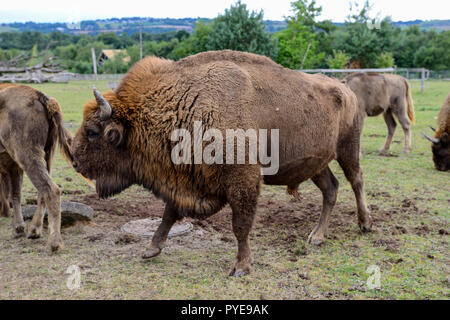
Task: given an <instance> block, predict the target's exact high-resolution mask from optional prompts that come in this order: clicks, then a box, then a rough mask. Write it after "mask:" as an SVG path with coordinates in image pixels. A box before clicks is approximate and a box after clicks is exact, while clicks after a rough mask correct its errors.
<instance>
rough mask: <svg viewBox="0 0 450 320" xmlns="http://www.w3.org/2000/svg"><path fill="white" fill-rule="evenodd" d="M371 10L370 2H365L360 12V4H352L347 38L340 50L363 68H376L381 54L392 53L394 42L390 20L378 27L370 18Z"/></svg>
mask: <svg viewBox="0 0 450 320" xmlns="http://www.w3.org/2000/svg"><path fill="white" fill-rule="evenodd" d="M370 9H371V5H370V3H369V1H366V2H364V5H363V7H362V8H361V9H360V10H359V5H358V3H354V4H352V7H351V14H350V15H349V17H348V20H347V21H346V22H345V29H346V36H345V37H344V41H343V43H342V48H339V49H342V50H344V51H345V52H347V53H348V54H349V55H350V57H351V60H352V62H353V63H355V64H356V65H359V66H360V67H361V68H370V67H374V66H375V64H376V59H377V57H378V56H379V55H380V54H381V53H383V52H391V51H392V46H393V41H394V31H395V30H394V26H393V25H392V22H391V20H390V18H385V19H383V21H381V23H380V24H379V25H378V24H377V21H376V19H371V18H370V17H369V12H370ZM355 10H356V12H355ZM369 26H372V27H371V28H369Z"/></svg>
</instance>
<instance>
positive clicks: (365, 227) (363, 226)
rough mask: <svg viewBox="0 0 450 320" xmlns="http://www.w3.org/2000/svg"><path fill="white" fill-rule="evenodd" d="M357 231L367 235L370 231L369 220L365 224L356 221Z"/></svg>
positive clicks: (370, 224)
mask: <svg viewBox="0 0 450 320" xmlns="http://www.w3.org/2000/svg"><path fill="white" fill-rule="evenodd" d="M358 225H359V229H360V230H361V232H362V233H369V232H371V231H372V220H371V219H369V220H368V221H366V222H361V221H358Z"/></svg>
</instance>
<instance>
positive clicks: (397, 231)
mask: <svg viewBox="0 0 450 320" xmlns="http://www.w3.org/2000/svg"><path fill="white" fill-rule="evenodd" d="M407 233H408V230H407V229H406V228H405V227H403V226H394V228H393V230H392V235H399V234H407Z"/></svg>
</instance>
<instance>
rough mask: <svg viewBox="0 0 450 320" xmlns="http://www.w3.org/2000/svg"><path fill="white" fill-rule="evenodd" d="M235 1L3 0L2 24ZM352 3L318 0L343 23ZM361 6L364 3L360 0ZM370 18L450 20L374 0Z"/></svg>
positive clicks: (276, 2)
mask: <svg viewBox="0 0 450 320" xmlns="http://www.w3.org/2000/svg"><path fill="white" fill-rule="evenodd" d="M235 2H236V0H126V1H120V2H119V1H117V2H115V1H111V0H68V1H67V0H66V1H64V0H63V1H54V0H31V1H30V0H25V1H23V0H17V1H11V0H9V1H7V0H2V3H1V4H0V23H5V22H15V21H18V22H24V21H35V22H78V21H80V20H88V19H98V18H113V17H159V18H166V17H169V18H186V17H194V18H196V17H205V18H214V17H216V16H217V15H218V14H219V13H222V12H223V11H224V10H225V8H228V7H230V5H231V4H233V3H235ZM242 2H244V3H246V4H247V5H248V7H249V8H250V9H252V10H258V11H259V10H261V9H263V10H264V18H265V19H271V20H282V19H283V18H284V16H287V15H289V13H290V2H292V0H243V1H242ZM349 2H350V0H317V3H318V4H319V5H321V6H322V7H323V14H322V16H321V18H322V19H331V20H332V21H334V22H343V21H344V20H345V18H346V17H347V15H348V12H349ZM358 2H360V3H362V2H364V0H358ZM371 3H373V4H374V7H373V10H372V14H371V16H376V15H377V14H378V13H381V16H382V17H384V16H388V15H389V16H391V17H392V19H393V20H394V21H399V20H415V19H421V20H431V19H450V5H449V1H448V0H372V1H371Z"/></svg>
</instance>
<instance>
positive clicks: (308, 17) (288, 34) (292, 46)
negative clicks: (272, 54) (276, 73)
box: [275, 0, 329, 69]
mask: <svg viewBox="0 0 450 320" xmlns="http://www.w3.org/2000/svg"><path fill="white" fill-rule="evenodd" d="M291 7H292V11H293V13H294V15H293V16H289V17H288V18H287V19H286V22H287V29H285V30H282V31H280V32H279V33H277V34H276V35H275V38H276V39H277V40H278V58H277V62H278V63H280V64H282V65H283V66H285V67H287V68H291V69H300V68H312V67H315V66H317V65H318V64H319V63H320V62H321V60H322V59H323V57H324V56H325V53H324V52H320V51H319V46H318V43H319V41H318V36H317V33H316V32H318V31H320V30H322V31H323V30H325V29H326V30H328V28H329V24H327V23H318V22H316V18H317V17H318V16H319V15H320V14H321V12H322V8H321V7H316V1H315V0H311V1H310V2H309V1H308V0H298V1H295V2H292V3H291ZM324 28H325V29H324Z"/></svg>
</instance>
